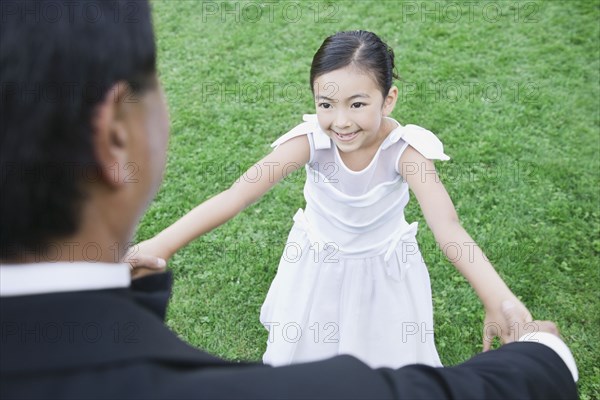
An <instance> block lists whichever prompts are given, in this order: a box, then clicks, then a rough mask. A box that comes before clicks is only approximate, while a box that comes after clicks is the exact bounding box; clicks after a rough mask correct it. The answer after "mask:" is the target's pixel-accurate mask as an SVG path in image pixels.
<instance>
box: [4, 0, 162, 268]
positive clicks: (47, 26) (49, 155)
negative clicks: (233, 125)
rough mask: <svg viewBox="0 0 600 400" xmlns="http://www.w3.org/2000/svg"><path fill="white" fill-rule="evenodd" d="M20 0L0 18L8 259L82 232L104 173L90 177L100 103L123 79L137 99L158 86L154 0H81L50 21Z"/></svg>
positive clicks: (94, 163) (94, 160)
mask: <svg viewBox="0 0 600 400" xmlns="http://www.w3.org/2000/svg"><path fill="white" fill-rule="evenodd" d="M13 3H14V6H15V12H13V13H8V12H7V13H6V15H4V14H2V23H1V24H0V84H1V85H0V89H1V90H0V116H1V117H0V221H2V222H1V223H0V260H2V259H12V258H18V257H19V256H22V255H25V254H27V252H36V251H39V250H42V249H44V248H45V247H48V245H49V244H51V243H50V241H51V240H55V239H56V238H61V237H65V236H68V235H71V234H73V233H75V232H76V231H77V229H78V228H79V219H80V214H79V212H80V208H81V205H82V202H83V200H84V198H85V195H86V193H85V188H84V184H85V182H88V181H91V180H94V179H98V176H97V175H95V174H94V173H92V174H91V175H88V174H84V171H85V170H86V169H88V168H91V169H92V170H95V167H96V165H97V164H96V159H95V156H94V151H93V150H94V149H93V145H92V143H93V142H92V137H93V132H92V120H93V118H94V111H95V109H96V107H97V105H98V104H99V103H100V102H101V101H102V100H103V99H104V98H105V96H106V95H107V94H108V92H109V90H110V88H111V87H112V86H113V85H114V84H115V83H117V82H119V81H125V82H127V83H128V86H129V87H130V88H131V90H132V95H131V96H129V95H126V96H127V100H126V101H129V102H135V101H139V97H140V96H136V95H138V94H141V93H143V92H144V91H145V90H146V89H150V88H152V87H154V85H155V83H156V78H155V76H156V48H155V44H154V33H153V29H152V20H151V14H150V4H149V3H148V1H147V0H139V1H135V2H134V1H124V0H120V1H103V0H81V1H80V2H78V4H77V6H78V7H77V8H76V12H75V13H69V12H68V9H66V8H64V9H60V10H59V11H60V12H59V17H58V18H54V19H52V20H51V19H50V18H44V17H43V16H42V18H39V15H38V18H37V19H36V18H34V17H33V16H31V15H29V14H28V13H27V12H26V11H25V10H27V9H28V8H30V7H29V5H27V4H26V3H25V2H13ZM38 6H39V4H38ZM41 7H42V9H43V7H44V4H42V5H41ZM57 7H61V4H60V3H57ZM89 8H93V9H94V10H96V11H97V15H96V16H94V18H93V19H91V20H90V18H89V15H88V14H87V13H85V12H81V10H82V9H83V10H86V9H89ZM7 10H8V8H7ZM38 12H39V8H38ZM38 19H39V20H38ZM80 245H81V244H80Z"/></svg>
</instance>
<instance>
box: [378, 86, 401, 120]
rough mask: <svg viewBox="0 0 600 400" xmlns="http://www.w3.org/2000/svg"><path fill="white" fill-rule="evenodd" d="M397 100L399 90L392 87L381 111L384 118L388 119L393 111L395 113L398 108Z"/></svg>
mask: <svg viewBox="0 0 600 400" xmlns="http://www.w3.org/2000/svg"><path fill="white" fill-rule="evenodd" d="M397 100H398V88H397V87H396V86H392V87H391V88H390V91H389V92H388V94H387V96H385V99H383V108H382V109H381V114H382V115H383V116H384V117H387V116H388V115H390V114H391V113H392V111H394V107H395V106H396V101H397Z"/></svg>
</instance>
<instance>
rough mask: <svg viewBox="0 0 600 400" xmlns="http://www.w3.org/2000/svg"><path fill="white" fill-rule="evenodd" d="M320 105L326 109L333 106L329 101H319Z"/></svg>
mask: <svg viewBox="0 0 600 400" xmlns="http://www.w3.org/2000/svg"><path fill="white" fill-rule="evenodd" d="M319 107H321V108H324V109H326V110H327V109H329V108H331V104H329V103H319Z"/></svg>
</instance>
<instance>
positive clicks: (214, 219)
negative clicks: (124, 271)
mask: <svg viewBox="0 0 600 400" xmlns="http://www.w3.org/2000/svg"><path fill="white" fill-rule="evenodd" d="M309 158H310V145H309V142H308V138H307V136H306V135H301V136H297V137H295V138H292V139H290V140H288V141H286V142H284V143H282V144H281V145H280V146H278V147H277V148H276V149H274V150H273V151H272V152H271V153H270V154H268V155H267V156H266V157H264V158H263V159H262V160H260V161H259V162H257V163H256V164H254V165H253V166H252V167H251V168H249V169H248V170H247V171H246V172H245V173H244V174H243V175H242V176H241V177H240V178H239V179H238V180H237V181H236V182H235V183H234V184H233V185H231V187H230V188H229V189H227V190H225V191H223V192H221V193H219V194H218V195H216V196H214V197H212V198H210V199H208V200H206V201H205V202H203V203H202V204H200V205H198V206H197V207H196V208H194V209H193V210H191V211H190V212H188V213H187V214H186V215H184V216H183V217H181V218H180V219H179V220H177V221H176V222H175V223H174V224H173V225H171V226H169V227H168V228H166V229H165V230H163V231H162V232H160V233H159V234H157V235H156V236H154V237H153V238H151V239H149V240H146V241H144V242H141V243H140V244H138V245H137V246H136V247H135V254H137V253H139V254H140V255H144V256H147V255H152V256H155V257H159V258H162V259H164V260H168V259H169V258H170V257H171V256H172V255H173V254H174V253H175V252H177V251H178V250H179V249H180V248H182V247H183V246H185V245H186V244H188V243H189V242H191V241H192V240H194V239H195V238H197V237H199V236H201V235H203V234H205V233H206V232H209V231H211V230H212V229H214V228H216V227H218V226H220V225H222V224H224V223H225V222H227V221H229V220H230V219H232V218H233V217H235V216H236V215H237V214H239V213H240V212H241V211H242V210H244V209H245V208H246V207H248V206H249V205H251V204H252V203H254V202H255V201H257V200H258V199H260V198H261V197H262V196H263V195H264V194H265V193H266V192H267V191H268V190H269V189H271V188H272V187H273V186H274V185H275V184H276V183H277V182H279V181H280V180H281V179H283V178H285V177H286V176H287V175H289V174H291V173H292V172H294V171H296V170H297V169H299V168H300V167H302V166H303V165H305V164H306V163H307V162H308V160H309ZM257 175H258V176H257ZM135 254H133V256H132V258H133V259H135ZM142 259H143V258H142V257H140V260H142ZM129 262H130V263H131V264H132V265H133V264H135V266H136V268H137V267H142V266H144V265H140V263H139V262H138V263H135V262H132V261H131V259H130V261H129ZM142 264H143V262H142Z"/></svg>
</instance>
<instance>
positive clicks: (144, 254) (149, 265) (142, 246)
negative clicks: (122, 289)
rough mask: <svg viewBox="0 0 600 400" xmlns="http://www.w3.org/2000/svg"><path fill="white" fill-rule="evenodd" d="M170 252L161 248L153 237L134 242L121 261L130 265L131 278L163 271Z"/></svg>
mask: <svg viewBox="0 0 600 400" xmlns="http://www.w3.org/2000/svg"><path fill="white" fill-rule="evenodd" d="M170 256H171V254H169V253H168V252H167V251H165V250H163V249H162V247H161V246H160V244H159V243H158V242H157V241H156V239H155V238H151V239H148V240H145V241H143V242H140V243H138V244H135V245H133V246H131V247H130V248H129V250H128V251H127V253H126V254H125V256H124V257H123V261H124V262H127V263H129V265H130V266H131V278H132V279H136V278H141V277H142V276H145V275H149V274H154V273H158V272H163V271H164V270H165V268H166V267H167V261H166V260H168V259H169V257H170Z"/></svg>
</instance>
